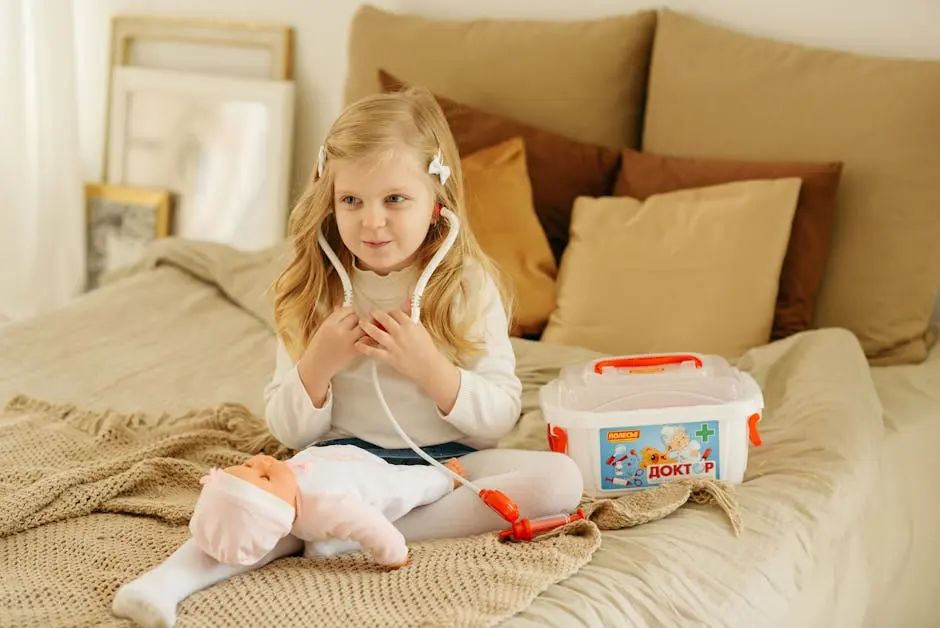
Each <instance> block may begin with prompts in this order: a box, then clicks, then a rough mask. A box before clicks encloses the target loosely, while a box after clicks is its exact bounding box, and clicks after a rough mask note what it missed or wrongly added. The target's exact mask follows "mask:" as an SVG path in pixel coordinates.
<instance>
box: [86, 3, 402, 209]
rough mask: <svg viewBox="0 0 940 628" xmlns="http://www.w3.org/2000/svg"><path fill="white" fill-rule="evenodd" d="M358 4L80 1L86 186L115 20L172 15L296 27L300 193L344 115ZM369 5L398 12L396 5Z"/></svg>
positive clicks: (96, 148) (97, 152) (95, 165)
mask: <svg viewBox="0 0 940 628" xmlns="http://www.w3.org/2000/svg"><path fill="white" fill-rule="evenodd" d="M360 4H362V3H361V2H360V1H359V0H324V1H311V0H199V1H198V2H193V1H192V0H159V2H157V1H156V0H75V5H76V10H75V13H76V48H77V54H76V57H77V64H78V68H79V70H78V71H79V76H78V85H79V95H78V98H79V118H80V120H81V125H80V126H81V136H80V139H81V142H82V151H83V154H82V162H83V170H84V176H85V178H86V180H90V181H97V180H100V177H101V163H102V161H101V160H102V155H103V142H104V136H105V134H104V125H105V103H106V102H107V100H106V90H107V84H108V83H107V69H108V67H109V62H108V58H109V57H108V56H109V48H110V43H109V37H110V20H111V16H112V15H115V14H132V15H164V14H166V15H174V16H180V17H189V18H209V19H221V20H226V21H246V22H274V23H283V24H289V25H291V26H293V27H294V78H295V81H296V90H297V97H296V116H295V127H294V128H295V138H294V172H293V176H292V180H293V182H294V187H295V190H296V188H297V186H299V185H302V182H303V180H304V179H306V177H307V176H308V175H309V173H310V170H311V168H312V167H313V164H314V163H315V161H316V155H317V147H318V146H319V143H320V137H321V136H322V135H323V133H324V132H325V129H326V128H327V126H328V125H329V124H330V122H331V121H332V119H333V118H334V117H335V116H336V115H337V113H338V112H339V107H340V102H341V96H342V85H343V81H344V77H345V75H346V45H347V42H348V39H349V23H350V20H351V18H352V15H353V13H354V12H355V10H356V9H357V8H358V7H359V5H360ZM370 4H374V5H375V6H379V7H383V8H386V9H390V10H394V9H395V8H396V7H395V5H396V4H397V2H396V0H371V1H370Z"/></svg>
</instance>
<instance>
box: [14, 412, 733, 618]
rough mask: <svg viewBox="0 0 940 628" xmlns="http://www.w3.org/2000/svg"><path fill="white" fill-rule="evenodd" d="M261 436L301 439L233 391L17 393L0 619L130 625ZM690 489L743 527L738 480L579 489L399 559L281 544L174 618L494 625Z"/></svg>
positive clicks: (265, 442) (262, 447)
mask: <svg viewBox="0 0 940 628" xmlns="http://www.w3.org/2000/svg"><path fill="white" fill-rule="evenodd" d="M260 452H264V453H267V454H270V455H273V456H276V457H279V458H284V457H287V456H289V455H290V454H291V453H292V452H291V451H289V450H288V449H286V448H284V447H283V446H281V445H279V444H278V443H277V442H276V441H275V440H274V439H273V438H272V437H271V436H270V434H269V433H268V431H267V430H266V428H265V426H264V424H263V422H262V421H261V420H260V419H258V418H257V417H255V416H252V415H251V414H250V413H249V412H248V411H247V410H246V409H245V408H243V407H242V406H238V405H223V406H220V407H216V408H211V409H205V410H201V411H194V412H191V413H188V414H185V415H182V416H160V417H151V416H145V415H141V414H130V415H129V414H120V413H117V412H107V411H105V412H98V411H88V410H82V409H79V408H76V407H74V406H70V405H53V404H49V403H45V402H42V401H38V400H35V399H31V398H27V397H23V396H19V397H16V398H14V399H13V400H11V401H10V403H9V404H8V405H7V407H6V409H5V411H4V412H3V414H2V416H0V460H2V461H3V465H2V467H0V625H4V626H21V627H28V626H43V627H46V626H59V625H96V626H105V625H110V624H114V625H127V624H126V622H124V621H123V620H118V619H117V618H115V617H113V616H112V615H111V612H110V605H111V599H112V597H113V595H114V593H115V591H116V590H117V588H118V587H119V586H120V585H121V584H123V583H125V582H127V581H129V580H132V579H133V578H134V577H136V576H137V575H139V574H141V573H142V572H144V571H146V570H149V569H150V568H152V567H153V566H155V565H156V564H158V563H159V562H161V561H162V560H163V559H165V558H166V557H167V556H169V555H170V554H171V553H172V552H173V551H175V550H176V549H177V548H178V547H179V546H180V545H181V544H182V543H183V542H184V541H185V540H186V539H187V538H188V535H189V532H188V529H187V523H188V521H189V517H190V516H191V514H192V508H193V504H194V503H195V500H196V497H197V495H198V490H199V478H200V477H201V476H202V475H203V474H204V473H205V472H206V470H207V469H209V468H210V467H213V466H219V467H221V466H227V465H232V464H238V463H240V462H242V461H244V460H245V459H247V458H248V457H249V456H251V455H254V454H256V453H260ZM690 499H691V500H695V501H698V502H709V501H711V502H715V503H717V504H718V505H719V506H720V507H722V508H723V509H725V511H726V512H727V513H728V515H729V517H730V518H731V521H732V524H733V525H734V527H735V530H738V529H739V526H740V523H739V521H738V519H737V506H736V504H735V502H734V497H733V494H732V492H731V490H730V487H728V486H725V485H724V484H723V483H704V484H703V483H675V484H671V485H667V486H664V487H661V488H658V489H651V490H648V491H645V492H643V493H637V494H631V495H629V496H627V497H624V498H620V499H617V500H610V499H605V500H586V501H585V504H584V507H585V509H586V512H588V513H589V515H590V517H589V520H588V521H579V522H575V523H573V524H571V525H569V526H566V527H565V528H563V529H560V530H556V531H555V532H553V533H550V534H547V535H544V537H542V538H540V539H539V540H537V541H536V542H530V543H506V542H500V541H498V540H497V538H496V536H495V535H481V536H477V537H470V538H463V539H453V540H442V541H430V542H424V543H419V544H414V545H412V562H411V564H410V565H409V566H408V567H407V568H405V569H401V570H398V571H394V572H389V571H386V570H383V569H381V568H380V567H377V566H376V565H374V563H372V562H371V561H368V560H366V559H365V558H364V556H363V555H362V554H359V553H356V554H349V555H346V556H341V557H336V558H331V559H322V560H306V559H303V558H299V557H296V558H284V559H281V560H279V561H275V562H274V563H272V564H271V565H269V566H267V567H265V568H263V569H260V570H257V571H254V572H250V573H248V574H244V575H242V576H239V577H236V578H232V579H230V580H228V581H226V582H223V583H220V584H218V585H216V586H213V587H211V588H208V589H206V590H203V591H201V592H199V593H196V594H194V595H192V596H190V597H189V598H188V599H187V600H185V601H184V602H183V603H182V604H181V605H180V608H179V625H181V626H185V625H196V624H198V625H232V624H234V623H236V622H237V623H240V624H245V625H271V626H277V625H289V624H291V623H293V622H296V621H297V618H303V617H307V618H311V622H312V623H315V624H316V625H320V626H350V625H353V626H355V625H367V626H378V625H381V626H395V625H401V624H403V623H406V624H408V625H448V626H491V625H494V624H496V623H498V622H500V621H501V620H503V619H505V618H507V617H510V616H512V615H513V614H515V613H517V612H519V611H521V610H523V609H525V608H526V606H528V604H529V603H530V602H531V601H532V600H533V599H534V598H535V597H536V596H537V595H539V593H541V592H542V591H544V590H545V589H546V588H548V587H549V586H551V585H552V584H554V583H556V582H559V581H561V580H563V579H565V578H567V577H568V576H570V575H572V574H573V573H575V572H576V571H577V570H578V569H580V568H581V567H582V566H583V565H585V564H586V563H587V562H588V561H589V560H590V559H591V556H592V554H593V552H594V551H595V550H596V549H597V548H598V547H599V545H600V543H601V533H600V530H601V529H617V528H624V527H630V526H634V525H638V524H641V523H645V522H648V521H651V520H653V519H658V518H661V517H664V516H667V515H668V514H670V513H671V512H673V511H675V510H676V509H677V508H679V507H680V506H682V505H683V504H684V503H686V501H688V500H690Z"/></svg>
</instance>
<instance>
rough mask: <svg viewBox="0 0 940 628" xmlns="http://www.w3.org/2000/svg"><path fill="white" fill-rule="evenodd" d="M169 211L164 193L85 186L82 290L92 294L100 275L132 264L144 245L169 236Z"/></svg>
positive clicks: (169, 198) (170, 199) (167, 194)
mask: <svg viewBox="0 0 940 628" xmlns="http://www.w3.org/2000/svg"><path fill="white" fill-rule="evenodd" d="M172 211H173V197H172V195H171V194H170V192H169V191H167V190H159V189H148V188H135V187H128V186H120V185H108V184H105V183H86V184H85V224H86V240H85V241H86V267H87V270H86V281H85V289H86V290H94V289H95V288H97V287H98V286H99V285H100V281H101V278H102V276H103V275H105V274H106V273H108V272H111V271H112V270H116V269H118V268H121V267H124V266H127V265H129V264H132V263H134V262H135V261H137V259H139V257H140V254H141V252H142V251H143V249H144V248H145V247H146V246H147V245H148V244H150V243H151V242H152V241H154V240H156V239H158V238H165V237H167V236H169V235H170V232H171V224H172Z"/></svg>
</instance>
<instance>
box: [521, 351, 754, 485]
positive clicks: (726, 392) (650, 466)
mask: <svg viewBox="0 0 940 628" xmlns="http://www.w3.org/2000/svg"><path fill="white" fill-rule="evenodd" d="M539 405H540V406H541V409H542V415H543V417H544V419H545V421H546V423H547V424H548V427H547V429H548V440H549V445H550V447H551V449H552V451H557V452H560V453H564V454H567V455H568V456H570V457H571V458H572V459H574V460H575V461H576V462H577V464H578V466H579V467H580V469H581V474H582V476H583V477H584V490H585V492H586V493H588V494H589V495H592V496H595V497H602V496H616V495H618V494H623V493H625V492H628V491H631V490H636V489H643V488H648V487H651V486H657V485H659V484H663V483H665V482H668V481H670V480H675V479H681V478H696V477H699V478H702V477H704V478H712V479H716V480H725V481H727V482H730V483H733V484H737V483H740V482H741V481H742V480H743V478H744V471H745V469H746V468H747V456H748V447H749V443H753V444H754V445H760V435H759V433H758V431H757V422H758V421H759V420H760V417H761V412H762V411H763V405H764V399H763V394H762V393H761V390H760V387H759V386H758V385H757V382H756V381H754V379H753V378H752V377H751V376H750V375H749V374H747V373H744V372H742V371H739V370H738V369H736V368H734V367H732V366H731V365H730V364H729V363H728V362H727V360H725V359H723V358H721V357H719V356H712V355H702V354H697V353H667V354H656V355H630V356H618V357H613V358H606V359H603V360H595V361H592V362H588V363H586V364H579V365H575V366H568V367H565V368H563V369H562V370H561V372H560V373H559V376H558V378H557V379H555V380H553V381H552V382H550V383H549V384H546V385H545V386H543V387H542V389H541V390H540V391H539Z"/></svg>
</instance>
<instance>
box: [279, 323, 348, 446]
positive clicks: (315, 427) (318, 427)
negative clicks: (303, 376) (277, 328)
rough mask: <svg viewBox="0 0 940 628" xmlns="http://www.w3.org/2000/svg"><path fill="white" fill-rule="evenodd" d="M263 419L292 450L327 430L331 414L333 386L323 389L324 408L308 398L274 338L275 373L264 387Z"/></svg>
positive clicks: (287, 358)
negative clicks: (275, 353)
mask: <svg viewBox="0 0 940 628" xmlns="http://www.w3.org/2000/svg"><path fill="white" fill-rule="evenodd" d="M264 404H265V412H264V414H265V421H266V422H267V424H268V429H269V430H271V434H273V435H274V438H276V439H277V440H278V441H280V442H281V443H282V444H284V445H286V446H287V447H290V448H292V449H303V448H305V447H307V446H309V445H310V444H312V443H313V442H314V441H316V440H317V439H319V438H321V437H322V436H323V435H324V434H326V433H327V431H329V429H330V425H331V423H332V413H333V385H332V383H331V384H330V385H329V387H328V388H327V391H326V400H325V401H324V402H323V407H321V408H317V407H316V406H315V405H313V402H312V401H311V400H310V396H309V395H308V394H307V390H306V389H305V388H304V385H303V382H302V381H301V380H300V372H299V371H298V369H297V365H296V364H294V361H293V360H292V359H291V357H290V354H288V353H287V348H286V347H285V346H284V343H283V342H282V341H281V340H280V339H278V341H277V360H276V364H275V367H274V376H273V377H272V378H271V381H270V382H269V383H268V385H267V386H265V389H264Z"/></svg>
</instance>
